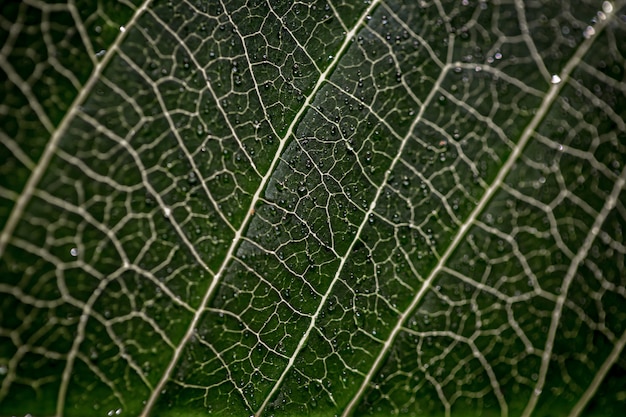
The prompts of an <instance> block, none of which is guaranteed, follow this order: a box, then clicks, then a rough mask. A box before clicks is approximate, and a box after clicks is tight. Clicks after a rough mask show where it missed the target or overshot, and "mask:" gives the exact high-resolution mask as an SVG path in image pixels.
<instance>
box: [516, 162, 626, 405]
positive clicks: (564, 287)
mask: <svg viewBox="0 0 626 417" xmlns="http://www.w3.org/2000/svg"><path fill="white" fill-rule="evenodd" d="M624 184H626V168H624V170H623V171H622V175H621V176H620V177H619V178H618V179H617V181H616V182H615V185H614V186H613V190H612V191H611V194H610V195H609V197H608V198H607V199H606V201H605V203H604V206H603V207H602V210H601V211H600V214H599V215H598V217H596V219H595V221H594V222H593V225H592V226H591V229H590V230H589V233H587V236H586V237H585V241H584V242H583V244H582V246H581V247H580V249H579V250H578V252H577V253H576V256H575V257H574V259H573V260H572V262H571V263H570V266H569V268H568V269H567V273H566V274H565V277H564V278H563V283H562V284H561V291H560V293H559V296H558V298H557V300H556V305H555V307H554V310H553V311H552V320H551V322H550V329H549V330H548V335H547V337H546V346H545V349H544V350H543V355H542V357H541V366H540V368H539V378H538V379H537V383H536V384H535V389H534V390H533V393H532V394H531V397H530V399H529V400H528V404H527V405H526V409H525V410H524V413H523V414H522V416H524V417H529V416H530V415H532V413H533V411H534V409H535V406H536V405H537V401H538V400H539V396H540V395H541V392H542V391H543V386H544V384H545V380H546V376H547V374H548V366H549V364H550V360H551V356H552V349H553V348H554V340H555V338H556V331H557V328H558V327H559V324H560V320H561V314H562V312H563V305H564V304H565V301H566V299H567V294H568V291H569V287H570V285H571V284H572V282H573V281H574V278H575V276H576V272H577V271H578V267H579V266H580V263H581V262H583V261H584V260H585V258H586V257H587V254H588V252H589V249H591V245H593V242H595V240H596V237H597V236H598V234H599V233H600V228H601V227H602V224H603V223H604V221H605V220H606V218H607V217H608V215H609V214H610V213H611V211H612V210H613V209H614V208H615V205H616V204H617V201H618V199H619V195H620V193H621V192H622V190H623V188H624Z"/></svg>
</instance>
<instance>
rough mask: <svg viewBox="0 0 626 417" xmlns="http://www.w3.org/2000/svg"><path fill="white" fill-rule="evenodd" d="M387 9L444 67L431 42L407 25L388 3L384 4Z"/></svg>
mask: <svg viewBox="0 0 626 417" xmlns="http://www.w3.org/2000/svg"><path fill="white" fill-rule="evenodd" d="M384 7H385V10H386V11H387V13H389V15H390V16H391V17H393V19H394V20H395V21H396V22H397V23H399V24H400V26H401V27H402V29H404V30H406V31H407V33H408V34H409V35H410V36H411V38H414V39H417V40H418V41H419V43H420V46H422V47H424V48H425V49H426V51H428V55H429V56H430V58H431V59H432V60H433V61H435V62H436V63H437V66H438V67H440V68H443V67H444V66H445V64H444V63H443V62H441V59H439V57H438V56H437V54H436V53H435V51H434V50H433V48H432V47H431V46H430V43H428V42H426V40H425V39H424V38H423V37H422V36H420V35H418V34H417V33H416V32H415V31H414V30H413V29H412V28H411V27H410V26H409V25H407V24H406V23H405V22H404V20H402V19H401V18H400V17H399V16H398V15H397V14H396V12H394V11H393V10H392V9H391V8H389V7H388V6H387V5H384Z"/></svg>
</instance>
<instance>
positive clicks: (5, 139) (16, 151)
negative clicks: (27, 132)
mask: <svg viewBox="0 0 626 417" xmlns="http://www.w3.org/2000/svg"><path fill="white" fill-rule="evenodd" d="M0 143H2V144H3V145H4V146H6V147H7V149H8V150H9V151H11V153H12V154H13V156H14V157H15V158H16V159H17V160H18V161H20V163H21V164H22V165H24V166H25V167H26V168H28V169H30V170H32V169H33V168H35V163H34V162H33V160H32V159H30V157H29V156H28V155H26V153H25V152H24V151H23V150H22V148H20V145H18V143H17V142H16V141H14V140H13V139H12V138H10V137H9V136H7V135H6V134H5V133H4V132H1V131H0Z"/></svg>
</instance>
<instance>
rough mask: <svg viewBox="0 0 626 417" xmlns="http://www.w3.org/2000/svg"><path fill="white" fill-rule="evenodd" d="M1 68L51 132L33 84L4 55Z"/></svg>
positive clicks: (0, 58) (52, 127) (50, 125)
mask: <svg viewBox="0 0 626 417" xmlns="http://www.w3.org/2000/svg"><path fill="white" fill-rule="evenodd" d="M0 68H2V69H3V70H4V72H5V73H6V74H7V78H8V79H9V81H11V82H12V83H13V84H15V85H16V86H17V88H19V89H20V91H21V92H22V94H24V97H26V100H27V101H28V105H29V106H30V109H31V110H32V111H33V112H34V113H35V114H36V115H37V118H38V119H39V121H40V122H41V124H42V125H43V127H44V128H45V129H46V130H47V131H48V132H49V133H51V132H52V131H54V125H53V124H52V122H51V121H50V119H49V118H48V115H47V114H46V111H45V110H44V109H43V107H42V106H41V103H39V100H38V99H37V97H36V96H35V95H34V94H33V91H32V89H31V86H30V85H28V83H27V82H26V81H24V80H23V79H22V77H20V75H19V74H18V73H17V72H16V71H15V69H14V68H13V66H12V65H11V63H10V62H9V61H7V59H6V57H5V56H4V55H0ZM1 254H2V252H1V251H0V255H1Z"/></svg>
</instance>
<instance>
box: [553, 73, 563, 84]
mask: <svg viewBox="0 0 626 417" xmlns="http://www.w3.org/2000/svg"><path fill="white" fill-rule="evenodd" d="M550 82H551V83H552V84H558V83H560V82H561V77H559V76H558V75H556V74H552V79H550Z"/></svg>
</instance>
